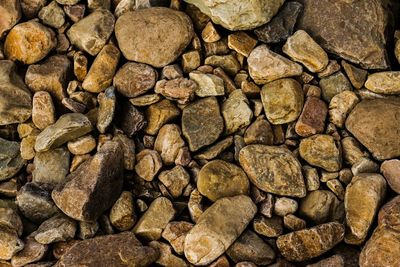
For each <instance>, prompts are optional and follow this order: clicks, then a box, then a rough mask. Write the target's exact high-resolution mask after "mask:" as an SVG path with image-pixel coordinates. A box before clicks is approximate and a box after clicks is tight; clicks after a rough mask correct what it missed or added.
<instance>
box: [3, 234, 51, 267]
mask: <svg viewBox="0 0 400 267" xmlns="http://www.w3.org/2000/svg"><path fill="white" fill-rule="evenodd" d="M47 250H48V246H47V245H44V244H40V243H39V242H37V241H36V240H35V238H34V237H33V236H32V235H30V236H28V237H27V238H25V239H24V248H23V250H21V251H19V252H18V253H17V254H15V255H14V256H13V257H12V259H11V264H12V266H15V267H22V266H25V265H27V264H29V263H33V262H37V261H39V260H40V259H42V258H43V257H44V256H45V254H46V252H47Z"/></svg>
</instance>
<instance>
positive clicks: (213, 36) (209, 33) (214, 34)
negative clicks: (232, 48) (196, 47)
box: [201, 21, 221, 43]
mask: <svg viewBox="0 0 400 267" xmlns="http://www.w3.org/2000/svg"><path fill="white" fill-rule="evenodd" d="M201 38H202V39H203V41H204V42H206V43H213V42H217V41H219V40H220V39H221V35H219V33H218V31H217V30H216V29H215V27H214V25H213V24H212V22H211V21H209V22H208V23H207V24H206V26H205V27H204V29H203V30H202V32H201Z"/></svg>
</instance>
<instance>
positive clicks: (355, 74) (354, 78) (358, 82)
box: [341, 60, 368, 89]
mask: <svg viewBox="0 0 400 267" xmlns="http://www.w3.org/2000/svg"><path fill="white" fill-rule="evenodd" d="M341 63H342V67H343V69H344V71H345V72H346V75H347V77H348V78H349V80H350V82H351V84H352V85H353V86H354V87H355V88H356V89H361V87H363V85H364V83H365V80H366V79H367V75H368V72H367V71H366V70H364V69H360V68H357V67H355V66H353V65H351V64H349V63H347V62H346V61H344V60H342V62H341Z"/></svg>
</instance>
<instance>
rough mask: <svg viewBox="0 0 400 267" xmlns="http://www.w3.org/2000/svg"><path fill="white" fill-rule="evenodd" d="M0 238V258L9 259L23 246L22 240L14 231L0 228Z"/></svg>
mask: <svg viewBox="0 0 400 267" xmlns="http://www.w3.org/2000/svg"><path fill="white" fill-rule="evenodd" d="M0 240H1V242H0V260H11V258H12V257H13V256H14V255H15V254H17V253H18V252H19V251H21V250H22V249H23V248H24V242H23V241H22V240H21V239H19V238H18V235H17V233H15V232H12V231H8V230H6V229H1V230H0Z"/></svg>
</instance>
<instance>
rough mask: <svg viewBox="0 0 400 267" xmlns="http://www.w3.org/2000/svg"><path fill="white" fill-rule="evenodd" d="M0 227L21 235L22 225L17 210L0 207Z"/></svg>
mask: <svg viewBox="0 0 400 267" xmlns="http://www.w3.org/2000/svg"><path fill="white" fill-rule="evenodd" d="M0 227H1V228H3V229H6V230H9V231H10V232H15V233H17V235H18V236H21V235H22V231H23V225H22V221H21V218H20V217H19V215H18V213H17V211H15V210H13V209H12V208H0Z"/></svg>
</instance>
